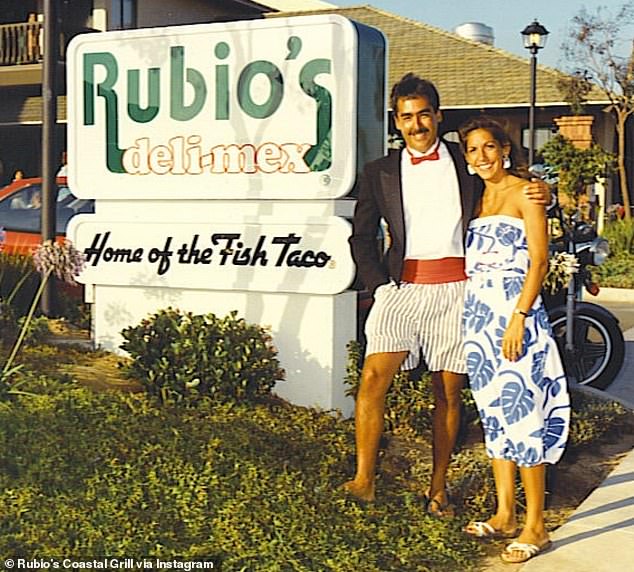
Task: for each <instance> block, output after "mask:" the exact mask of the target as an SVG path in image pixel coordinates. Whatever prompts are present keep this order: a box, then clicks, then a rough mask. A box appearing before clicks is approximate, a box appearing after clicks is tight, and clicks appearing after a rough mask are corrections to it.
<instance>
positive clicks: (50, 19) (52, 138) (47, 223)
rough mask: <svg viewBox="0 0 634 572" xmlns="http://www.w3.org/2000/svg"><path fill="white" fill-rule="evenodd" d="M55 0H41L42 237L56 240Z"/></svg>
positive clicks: (44, 304) (46, 307) (46, 305)
mask: <svg viewBox="0 0 634 572" xmlns="http://www.w3.org/2000/svg"><path fill="white" fill-rule="evenodd" d="M57 14H58V0H44V54H43V62H42V66H43V69H42V241H43V242H44V241H46V240H55V226H56V222H57V221H56V202H57V185H56V184H55V175H56V172H57V160H58V155H59V153H58V149H57V145H56V137H57V133H56V131H57V129H56V127H57V83H56V76H57V75H58V73H57V71H58V60H59V55H58V52H59V31H58V24H57ZM54 293H55V291H54V281H53V280H49V281H48V283H47V285H46V288H45V289H44V291H43V292H42V298H41V302H40V309H41V310H42V313H43V314H44V315H46V316H50V315H51V313H52V312H53V305H54V304H53V299H54Z"/></svg>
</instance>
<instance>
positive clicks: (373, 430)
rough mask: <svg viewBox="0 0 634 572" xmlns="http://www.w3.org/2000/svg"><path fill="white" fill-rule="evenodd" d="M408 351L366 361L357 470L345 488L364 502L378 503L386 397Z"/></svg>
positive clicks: (357, 411)
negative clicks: (376, 492) (378, 464)
mask: <svg viewBox="0 0 634 572" xmlns="http://www.w3.org/2000/svg"><path fill="white" fill-rule="evenodd" d="M406 357H407V352H406V351H404V352H393V353H392V352H390V353H377V354H371V355H369V356H368V357H367V358H366V359H365V363H364V365H363V371H362V372H361V385H360V387H359V392H358V394H357V401H356V406H355V417H354V420H355V441H356V446H357V471H356V474H355V477H354V479H353V480H352V481H348V482H347V483H345V484H344V485H343V487H344V489H346V490H347V491H348V492H350V493H351V494H353V495H354V496H356V497H357V498H359V499H361V500H364V501H373V500H374V480H375V473H376V459H377V454H378V451H379V442H380V439H381V433H383V413H384V411H385V394H386V393H387V390H388V389H389V388H390V385H391V383H392V379H393V378H394V374H395V373H396V372H397V371H398V369H399V367H400V366H401V364H402V363H403V360H404V359H405V358H406Z"/></svg>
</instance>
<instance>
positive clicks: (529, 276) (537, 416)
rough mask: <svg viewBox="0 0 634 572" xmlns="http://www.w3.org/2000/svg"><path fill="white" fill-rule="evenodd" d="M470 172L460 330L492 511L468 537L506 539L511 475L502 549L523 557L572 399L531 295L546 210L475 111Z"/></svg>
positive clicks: (468, 134) (540, 541) (511, 557)
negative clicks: (521, 517)
mask: <svg viewBox="0 0 634 572" xmlns="http://www.w3.org/2000/svg"><path fill="white" fill-rule="evenodd" d="M460 140H461V143H462V148H463V152H464V154H465V158H466V160H467V166H468V170H469V172H470V173H471V174H474V175H478V176H479V177H481V178H482V180H483V181H484V184H485V189H484V194H483V196H482V200H481V203H480V205H479V207H478V208H477V209H476V218H474V219H473V220H472V221H471V222H470V224H469V229H468V231H467V240H466V272H467V276H468V277H469V280H468V282H467V289H466V293H465V309H464V317H463V326H464V330H465V352H466V355H467V369H468V374H469V382H470V384H471V389H472V392H473V396H474V398H475V400H476V403H477V406H478V410H479V414H480V418H481V421H482V427H483V430H484V435H485V444H486V448H487V453H488V455H489V456H490V457H491V458H492V465H493V475H494V478H495V486H496V492H497V511H496V512H495V514H494V515H493V516H492V517H491V518H489V519H488V520H487V521H485V522H477V521H476V522H470V523H469V524H468V525H467V526H466V527H465V532H466V533H467V534H469V535H472V536H475V537H479V538H486V537H508V538H511V537H514V536H515V535H516V533H517V520H516V513H515V473H516V467H518V466H519V468H520V475H521V479H522V484H523V486H524V490H525V493H526V522H525V524H524V528H523V529H522V530H521V532H520V534H519V536H518V538H517V540H516V541H515V542H512V543H511V544H509V545H508V546H507V547H506V548H505V550H504V551H503V552H502V554H501V557H502V559H503V560H504V561H505V562H509V563H519V562H525V561H527V560H529V559H530V558H532V557H533V556H536V555H537V554H539V553H540V552H542V551H543V550H544V549H546V548H547V547H548V546H549V544H550V540H549V537H548V534H547V532H546V529H545V526H544V517H543V507H544V494H545V465H546V463H556V462H557V461H558V460H559V458H560V457H561V454H562V453H563V450H564V447H565V444H566V439H567V435H568V424H569V413H570V405H569V399H568V392H567V388H566V378H565V375H564V372H563V368H562V365H561V361H560V358H559V354H558V351H557V346H556V344H555V341H554V339H553V338H552V335H551V331H550V325H549V323H548V316H547V314H546V310H545V308H544V305H543V303H542V300H541V297H540V295H539V292H540V289H541V285H542V281H543V278H544V275H545V274H546V270H547V266H548V232H547V226H546V216H545V213H544V207H543V206H540V205H536V204H535V203H534V202H531V201H529V200H528V199H526V198H525V196H524V194H523V193H522V187H523V186H524V185H525V184H526V179H524V178H521V177H519V176H517V174H515V173H516V172H515V173H514V172H512V171H511V157H512V151H513V148H512V144H511V141H510V138H509V137H508V135H507V134H506V132H505V131H504V129H503V128H502V127H501V125H500V124H499V123H497V122H496V121H495V120H493V119H491V118H488V117H484V116H482V117H478V118H476V119H473V120H471V121H469V122H468V123H467V124H465V125H464V126H463V127H462V128H461V129H460Z"/></svg>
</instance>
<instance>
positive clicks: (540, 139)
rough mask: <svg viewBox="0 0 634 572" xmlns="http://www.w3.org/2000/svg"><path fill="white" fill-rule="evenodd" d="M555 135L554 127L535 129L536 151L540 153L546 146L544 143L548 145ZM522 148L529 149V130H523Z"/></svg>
mask: <svg viewBox="0 0 634 572" xmlns="http://www.w3.org/2000/svg"><path fill="white" fill-rule="evenodd" d="M555 133H556V132H553V129H552V127H535V151H536V152H538V151H539V150H540V149H541V148H542V147H543V146H544V143H547V142H548V141H550V140H551V139H552V138H553V137H554V136H555ZM522 146H523V147H525V148H526V149H528V146H529V135H528V129H522Z"/></svg>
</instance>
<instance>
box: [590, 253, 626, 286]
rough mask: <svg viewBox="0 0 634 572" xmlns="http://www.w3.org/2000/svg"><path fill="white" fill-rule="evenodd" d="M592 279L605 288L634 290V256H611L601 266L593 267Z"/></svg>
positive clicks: (622, 254) (623, 254)
mask: <svg viewBox="0 0 634 572" xmlns="http://www.w3.org/2000/svg"><path fill="white" fill-rule="evenodd" d="M592 277H593V278H596V280H597V281H598V283H599V286H603V287H604V288H634V255H632V254H625V253H621V254H616V255H610V256H609V257H608V259H607V260H606V261H605V262H604V263H603V264H602V265H601V266H593V267H592Z"/></svg>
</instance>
